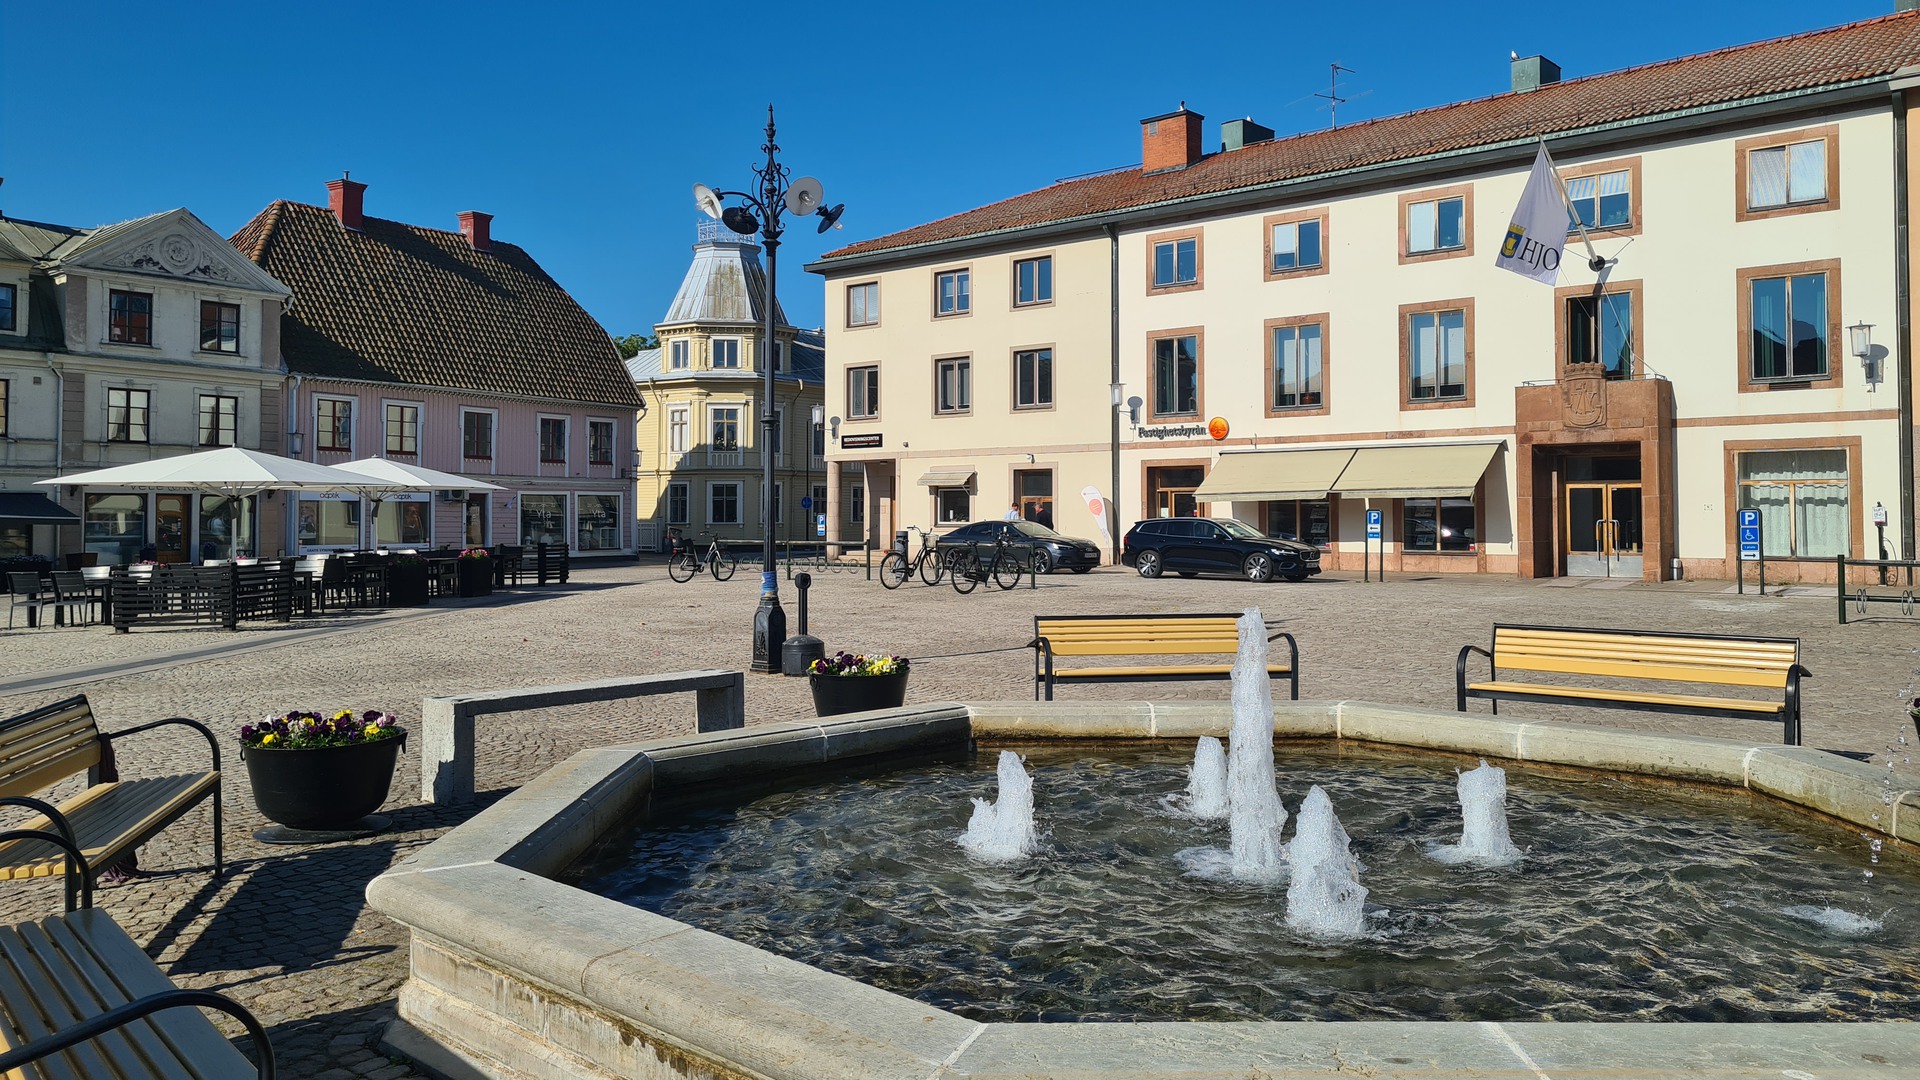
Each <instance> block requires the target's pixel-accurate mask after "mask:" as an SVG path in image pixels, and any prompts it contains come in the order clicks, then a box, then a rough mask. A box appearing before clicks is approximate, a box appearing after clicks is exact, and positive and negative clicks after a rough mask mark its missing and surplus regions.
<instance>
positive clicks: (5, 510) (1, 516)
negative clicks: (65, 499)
mask: <svg viewBox="0 0 1920 1080" xmlns="http://www.w3.org/2000/svg"><path fill="white" fill-rule="evenodd" d="M79 521H80V515H78V514H76V513H74V512H73V511H71V510H68V509H66V508H64V507H62V506H61V505H60V504H59V503H57V502H54V501H53V500H52V499H49V498H47V497H46V496H45V495H42V494H40V493H39V492H37V491H0V522H6V523H8V524H11V525H22V524H25V525H74V524H78V523H79Z"/></svg>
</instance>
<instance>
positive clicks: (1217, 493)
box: [1193, 450, 1354, 502]
mask: <svg viewBox="0 0 1920 1080" xmlns="http://www.w3.org/2000/svg"><path fill="white" fill-rule="evenodd" d="M1353 454H1354V452H1353V451H1352V450H1260V451H1256V452H1253V453H1244V454H1222V455H1220V460H1219V461H1216V462H1214V463H1213V470H1212V471H1211V472H1209V473H1207V478H1206V479H1205V480H1203V481H1201V482H1200V487H1199V488H1198V489H1197V490H1195V491H1194V493H1193V497H1194V498H1195V499H1198V500H1199V501H1201V502H1263V501H1266V500H1269V499H1324V498H1326V497H1327V492H1328V491H1331V490H1332V489H1333V482H1334V481H1335V480H1336V479H1338V478H1339V476H1340V470H1342V469H1344V468H1346V467H1347V462H1349V461H1352V460H1353Z"/></svg>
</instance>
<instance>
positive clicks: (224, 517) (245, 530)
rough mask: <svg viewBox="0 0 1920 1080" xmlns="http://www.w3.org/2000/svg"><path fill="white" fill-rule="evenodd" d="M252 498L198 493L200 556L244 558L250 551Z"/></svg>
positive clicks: (251, 544) (208, 557)
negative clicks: (234, 498)
mask: <svg viewBox="0 0 1920 1080" xmlns="http://www.w3.org/2000/svg"><path fill="white" fill-rule="evenodd" d="M253 499H254V497H253V496H251V495H249V496H247V497H246V498H243V499H240V500H238V501H235V500H232V499H228V498H226V497H225V496H223V495H202V496H200V557H201V558H202V559H232V558H245V557H247V556H250V555H252V554H253V553H254V545H253Z"/></svg>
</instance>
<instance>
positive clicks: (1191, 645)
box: [1033, 615, 1240, 656]
mask: <svg viewBox="0 0 1920 1080" xmlns="http://www.w3.org/2000/svg"><path fill="white" fill-rule="evenodd" d="M1239 620H1240V616H1238V615H1035V616H1034V617H1033V635H1034V637H1036V638H1046V639H1047V644H1048V645H1049V646H1050V647H1051V648H1052V649H1053V654H1054V655H1055V656H1158V655H1162V654H1165V655H1174V654H1186V653H1233V652H1238V651H1239V649H1240V628H1239Z"/></svg>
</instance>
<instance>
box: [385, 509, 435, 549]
mask: <svg viewBox="0 0 1920 1080" xmlns="http://www.w3.org/2000/svg"><path fill="white" fill-rule="evenodd" d="M374 521H375V522H376V525H375V527H374V530H373V534H374V539H375V540H376V541H378V542H379V544H380V546H381V547H396V546H397V547H417V546H420V545H424V544H426V543H428V542H430V541H431V540H432V539H433V529H432V523H433V504H432V503H430V502H424V501H422V502H389V503H387V504H386V505H385V506H382V507H381V508H380V513H379V515H378V516H377V517H375V518H374Z"/></svg>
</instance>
